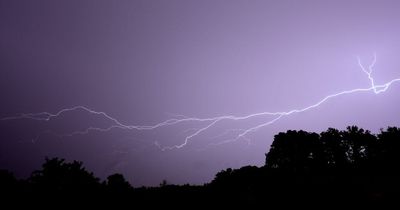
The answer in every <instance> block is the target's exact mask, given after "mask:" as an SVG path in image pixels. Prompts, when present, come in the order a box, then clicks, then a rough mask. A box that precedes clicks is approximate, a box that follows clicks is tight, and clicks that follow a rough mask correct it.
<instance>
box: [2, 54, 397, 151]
mask: <svg viewBox="0 0 400 210" xmlns="http://www.w3.org/2000/svg"><path fill="white" fill-rule="evenodd" d="M357 61H358V66H359V67H360V68H361V70H362V71H363V72H364V73H365V74H366V75H367V77H368V80H369V82H370V86H369V87H367V88H356V89H352V90H345V91H341V92H338V93H334V94H331V95H327V96H325V97H324V98H322V99H321V100H319V101H318V102H316V103H314V104H312V105H310V106H307V107H304V108H299V109H293V110H289V111H284V112H259V113H254V114H249V115H245V116H234V115H224V116H217V117H211V118H197V117H186V116H184V115H176V117H175V118H170V119H167V120H165V121H162V122H160V123H157V124H154V125H127V124H124V123H122V122H120V121H119V120H118V119H116V118H114V117H111V116H110V115H108V114H107V113H105V112H101V111H95V110H92V109H90V108H87V107H85V106H75V107H71V108H65V109H62V110H60V111H58V112H57V113H54V114H53V113H50V112H40V113H27V114H19V115H16V116H11V117H4V118H1V119H0V120H2V121H5V120H21V119H31V120H37V121H51V120H53V119H55V118H58V117H62V115H63V114H65V113H67V112H73V111H77V110H83V111H86V112H88V113H90V114H93V115H99V116H102V117H104V118H105V119H107V120H110V121H111V122H112V123H113V124H112V125H111V126H109V127H106V128H99V127H88V128H87V129H85V130H80V131H75V132H72V133H69V134H64V135H61V136H74V135H84V134H88V133H89V132H90V131H98V132H107V131H110V130H112V129H126V130H139V131H141V130H154V129H158V128H161V127H165V126H172V125H176V124H182V123H186V122H198V123H206V124H205V125H204V126H202V127H200V128H197V129H191V130H192V131H193V132H192V133H191V134H189V135H187V136H186V137H185V139H184V141H183V142H182V143H181V144H177V145H173V146H164V147H163V146H162V145H161V144H160V143H159V142H158V141H155V142H154V145H155V146H157V147H158V148H160V149H161V150H162V151H165V150H172V149H180V148H183V147H184V146H186V145H187V144H188V143H189V142H190V141H191V140H192V139H193V138H195V137H196V136H198V135H200V134H202V133H203V132H205V131H207V130H208V129H210V128H211V127H213V126H215V125H216V124H217V123H220V122H221V121H225V120H230V121H242V120H248V119H252V118H256V117H264V116H269V117H272V119H271V120H268V121H265V122H263V123H261V124H258V125H256V126H253V127H250V128H246V129H230V130H227V131H226V132H233V131H239V133H237V134H236V137H235V138H233V139H229V140H225V141H222V142H220V143H212V144H211V145H220V144H225V143H229V142H233V141H237V140H239V139H241V138H245V139H247V138H246V135H248V134H249V133H252V132H255V131H257V130H259V129H261V128H263V127H267V126H269V125H272V124H274V123H275V122H277V121H279V120H280V119H282V118H283V117H285V116H289V115H292V114H295V113H301V112H306V111H309V110H312V109H314V108H316V107H318V106H320V105H321V104H323V103H325V102H326V101H328V100H330V99H332V98H335V97H339V96H342V95H348V94H354V93H360V92H373V93H375V94H380V93H382V92H385V91H386V90H387V89H388V88H389V87H390V86H391V85H392V84H394V83H396V82H399V81H400V78H396V79H393V80H390V81H389V82H386V83H384V84H381V85H376V84H375V81H374V78H373V76H372V73H373V67H374V65H375V63H376V53H375V54H374V57H373V61H372V62H371V63H370V65H368V67H367V68H366V67H365V66H364V65H363V64H362V62H361V59H360V57H357ZM226 132H225V133H226Z"/></svg>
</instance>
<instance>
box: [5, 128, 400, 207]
mask: <svg viewBox="0 0 400 210" xmlns="http://www.w3.org/2000/svg"><path fill="white" fill-rule="evenodd" d="M399 149H400V129H399V128H396V127H388V128H387V129H386V130H381V131H380V133H379V134H376V135H375V134H371V132H369V131H368V130H364V129H361V128H358V127H356V126H350V127H347V129H346V130H337V129H334V128H329V129H327V130H326V131H323V132H321V133H319V134H318V133H314V132H306V131H302V130H300V131H293V130H289V131H286V132H281V133H278V134H277V135H275V137H274V141H273V143H272V145H271V147H270V150H269V152H268V153H267V154H266V160H265V165H264V166H262V167H256V166H244V167H242V168H240V169H231V168H228V169H226V170H222V171H220V172H218V173H217V174H216V175H215V178H214V180H212V181H211V183H209V184H205V185H203V186H191V185H183V186H178V185H173V184H169V183H167V181H165V180H164V181H163V182H162V183H161V184H160V186H159V187H141V188H133V187H132V186H131V185H130V184H129V182H128V181H126V180H125V178H124V176H123V175H122V174H113V175H110V176H108V177H107V179H106V180H105V181H103V182H102V183H100V181H99V179H98V178H96V177H95V176H94V175H93V173H91V172H89V171H87V170H86V169H85V168H84V167H83V164H82V162H78V161H73V162H66V161H65V160H64V159H59V158H51V159H48V158H46V160H45V162H44V164H43V165H42V168H41V169H40V170H37V171H34V172H33V173H32V175H31V177H30V178H28V179H27V180H18V179H16V178H15V177H14V175H13V174H12V173H10V172H8V171H6V170H0V193H1V195H2V197H0V198H2V199H3V201H12V200H13V199H17V200H18V199H19V200H23V201H30V202H20V203H13V205H15V204H25V203H26V204H29V206H31V205H32V204H33V203H36V204H38V205H37V206H39V207H42V205H43V204H47V206H48V207H49V206H52V205H53V204H52V203H51V202H55V203H57V204H58V205H63V206H65V205H66V204H70V205H71V206H76V205H77V204H79V205H80V204H81V203H82V202H86V203H88V204H90V207H92V208H94V206H97V207H102V208H103V207H104V205H110V206H112V207H115V208H116V207H118V206H120V207H125V206H130V207H137V206H145V207H159V206H163V207H165V205H168V206H171V207H174V206H181V207H189V208H190V207H193V204H195V205H196V207H198V206H206V208H212V207H216V205H217V207H218V206H224V207H245V208H256V207H260V206H266V207H267V206H268V207H270V206H280V207H285V206H291V205H294V206H296V207H298V206H299V205H300V206H301V205H303V206H305V207H310V206H316V207H318V208H321V209H324V208H326V207H327V205H329V207H332V205H337V206H340V207H348V205H354V206H356V207H358V208H359V207H360V206H369V205H372V204H379V205H380V206H379V207H381V204H389V203H390V204H391V205H396V204H397V201H398V200H399V199H400V173H399V171H400V152H398V151H399ZM7 198H12V199H7ZM52 207H54V206H52Z"/></svg>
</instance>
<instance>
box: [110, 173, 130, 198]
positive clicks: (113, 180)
mask: <svg viewBox="0 0 400 210" xmlns="http://www.w3.org/2000/svg"><path fill="white" fill-rule="evenodd" d="M107 189H108V190H109V191H110V192H111V193H112V194H119V195H121V194H126V193H129V192H130V191H131V190H132V189H133V188H132V186H131V185H130V184H129V182H128V181H126V180H125V178H124V176H123V175H122V174H113V175H110V176H108V177H107Z"/></svg>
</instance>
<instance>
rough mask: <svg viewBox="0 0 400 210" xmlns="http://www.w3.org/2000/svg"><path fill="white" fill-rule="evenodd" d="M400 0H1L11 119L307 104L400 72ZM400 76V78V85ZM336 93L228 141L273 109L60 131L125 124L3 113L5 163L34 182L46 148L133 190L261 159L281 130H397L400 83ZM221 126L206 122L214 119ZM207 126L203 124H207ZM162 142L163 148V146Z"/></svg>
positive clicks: (129, 118) (149, 116) (6, 107)
mask: <svg viewBox="0 0 400 210" xmlns="http://www.w3.org/2000/svg"><path fill="white" fill-rule="evenodd" d="M399 20H400V2H399V1H382V0H376V1H349V0H341V1H322V0H321V1H281V0H280V1H278V0H276V1H244V0H243V1H234V0H229V1H228V0H226V1H222V0H201V1H200V0H198V1H193V0H179V1H177V0H168V1H163V0H157V1H156V0H150V1H149V0H143V1H122V0H121V1H99V0H98V1H94V0H93V1H82V0H79V1H78V0H77V1H71V0H69V1H54V0H46V1H44V0H37V1H29V0H26V1H19V0H12V1H11V0H9V1H7V0H0V97H1V103H0V108H1V109H0V118H4V117H10V116H19V114H20V113H38V112H50V113H56V112H58V111H60V110H62V109H64V108H71V107H74V106H77V105H82V106H85V107H88V108H90V109H92V110H95V111H103V112H105V113H107V114H108V115H109V116H112V117H113V118H116V119H118V121H119V122H121V123H123V124H126V125H154V124H157V123H160V122H163V121H165V120H168V119H169V118H174V117H178V118H182V116H174V115H178V114H180V115H185V116H187V117H197V118H212V117H217V116H223V115H235V116H245V115H249V114H254V113H259V112H265V111H270V112H278V111H290V110H292V109H301V108H304V107H307V106H310V105H313V104H315V103H317V102H318V101H320V100H321V99H323V98H324V97H326V96H328V95H329V94H335V93H338V92H341V91H345V90H351V89H355V88H369V87H370V81H369V80H368V77H367V75H366V74H365V73H363V72H362V70H361V68H360V67H359V66H358V63H357V56H360V58H361V60H362V61H363V64H364V65H365V66H368V65H369V64H370V63H371V62H372V60H373V56H374V53H376V55H377V62H376V64H375V66H374V72H373V73H372V76H373V78H374V80H375V83H376V84H377V85H380V84H384V83H386V82H389V81H390V80H392V79H395V78H400V71H399V67H400V59H399V57H398V55H399V54H400V23H399ZM399 83H400V82H399ZM399 83H396V84H392V85H391V86H390V88H389V89H388V90H387V91H386V92H383V93H380V94H374V93H373V92H372V91H370V92H357V93H354V94H348V95H342V96H338V97H335V98H332V99H330V100H328V101H326V102H325V103H323V104H321V106H319V107H317V108H315V109H312V110H309V111H307V112H302V113H295V114H292V115H289V116H284V117H282V118H281V119H279V120H278V121H276V123H274V124H272V125H270V126H265V127H262V128H260V129H258V130H256V131H255V132H251V133H248V134H247V135H246V136H245V137H246V138H240V139H239V140H237V141H235V142H231V143H225V144H220V145H218V146H213V144H218V143H221V142H224V141H226V140H231V139H234V138H235V137H237V135H238V134H239V133H240V131H238V130H229V129H249V128H251V127H254V126H256V125H259V124H262V123H265V122H267V121H269V120H271V119H272V118H271V117H261V118H251V119H248V120H237V121H232V120H222V121H220V122H218V123H216V124H215V125H213V126H212V127H211V128H210V129H207V130H205V131H204V132H201V133H200V134H199V135H197V136H195V137H193V138H191V139H190V141H189V143H188V144H187V145H186V146H185V147H182V148H180V149H172V150H166V151H161V150H160V148H158V147H157V145H159V146H160V147H168V146H173V145H179V144H182V143H183V142H184V140H185V137H186V136H190V135H191V134H193V133H194V132H196V131H198V129H201V128H203V127H204V126H206V125H207V123H205V122H183V123H178V124H176V125H172V126H165V127H161V128H159V129H154V130H147V131H138V130H135V129H132V130H129V129H119V128H116V129H112V130H110V131H108V132H99V131H90V132H89V133H88V134H86V135H73V136H69V137H68V136H62V135H66V134H68V133H71V132H74V131H83V130H85V129H87V128H89V127H98V128H107V127H109V126H112V125H115V124H114V122H112V121H110V120H109V119H107V118H105V117H104V116H101V115H96V114H90V113H88V112H87V111H84V110H82V109H78V110H75V111H71V112H65V113H63V114H62V115H60V116H59V117H55V118H52V119H51V120H49V121H38V120H32V119H18V120H1V121H0V138H1V139H0V168H7V169H10V170H12V171H14V172H15V174H16V175H18V176H20V177H26V176H28V175H29V173H30V172H31V171H32V170H33V169H37V168H39V166H40V164H41V163H42V162H43V160H44V156H49V157H53V156H58V157H64V158H66V159H68V160H74V159H77V160H81V161H83V162H84V164H85V166H86V167H87V168H88V169H89V170H91V171H94V172H95V174H96V175H98V176H100V177H101V178H104V177H106V176H107V175H110V174H112V173H116V172H119V173H123V174H124V175H125V176H126V178H127V179H128V180H129V181H130V182H131V183H132V184H133V185H134V186H141V185H158V184H159V183H160V182H161V181H162V180H163V179H166V180H167V181H168V182H170V183H174V184H183V183H192V184H201V183H204V182H208V181H210V180H211V179H212V178H213V176H214V174H215V173H216V172H218V171H220V170H222V169H225V168H227V167H234V168H238V167H241V166H244V165H249V164H251V165H262V164H263V163H264V154H265V153H266V152H267V151H268V149H269V145H270V144H271V142H272V140H273V135H274V134H276V133H277V132H279V131H286V130H288V129H304V130H308V131H315V132H320V131H322V130H325V129H327V128H328V127H336V128H339V129H343V128H345V127H346V126H348V125H358V126H360V127H363V128H366V129H370V130H372V131H374V132H377V131H379V129H380V128H384V127H387V126H400V118H399V116H400V109H398V104H399V102H400V94H398V92H399V91H400V84H399ZM209 123H210V122H208V124H209ZM196 129H197V130H196ZM155 142H157V143H155Z"/></svg>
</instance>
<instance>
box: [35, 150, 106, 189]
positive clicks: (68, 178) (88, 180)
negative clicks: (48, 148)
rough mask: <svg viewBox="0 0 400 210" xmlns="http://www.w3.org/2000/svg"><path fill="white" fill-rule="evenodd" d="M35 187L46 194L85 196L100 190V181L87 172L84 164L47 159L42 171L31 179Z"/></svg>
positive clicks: (38, 171)
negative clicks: (72, 193)
mask: <svg viewBox="0 0 400 210" xmlns="http://www.w3.org/2000/svg"><path fill="white" fill-rule="evenodd" d="M30 182H31V183H32V184H33V186H34V187H35V188H36V189H37V190H39V191H42V192H45V193H71V192H74V193H78V194H84V193H88V192H94V191H96V190H99V187H100V183H99V179H98V178H96V177H94V175H93V173H91V172H88V171H86V169H85V168H84V167H83V166H82V162H78V161H73V162H72V163H66V162H65V160H64V159H59V158H52V159H48V158H46V160H45V163H44V164H43V165H42V169H41V170H37V171H34V172H33V173H32V175H31V177H30Z"/></svg>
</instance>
